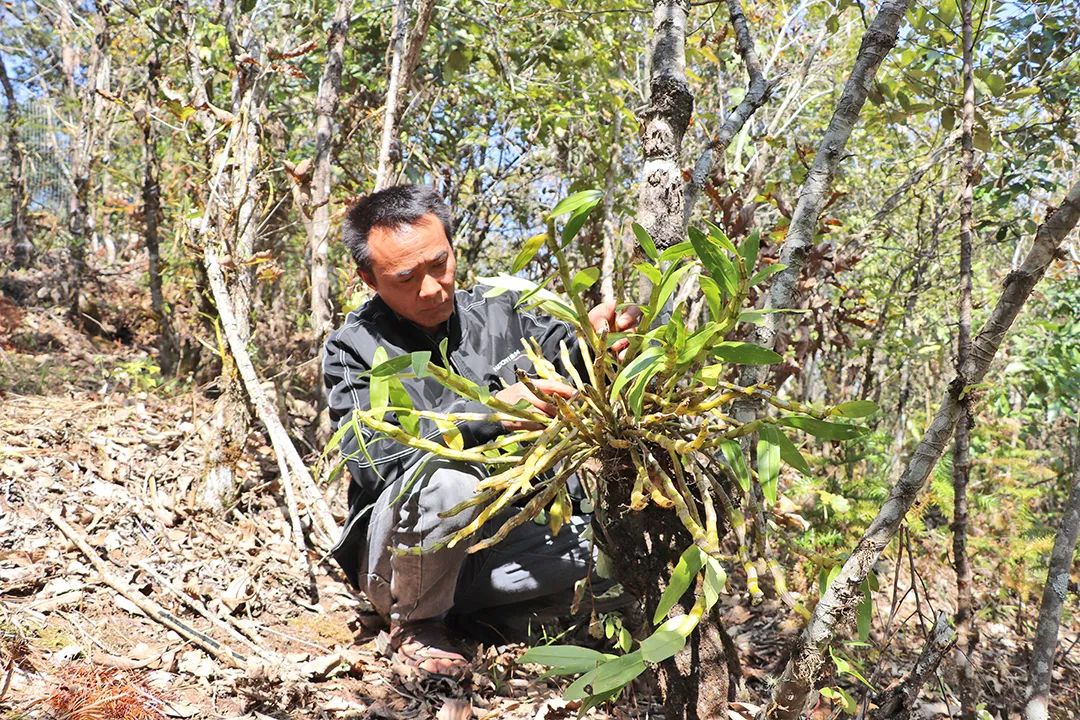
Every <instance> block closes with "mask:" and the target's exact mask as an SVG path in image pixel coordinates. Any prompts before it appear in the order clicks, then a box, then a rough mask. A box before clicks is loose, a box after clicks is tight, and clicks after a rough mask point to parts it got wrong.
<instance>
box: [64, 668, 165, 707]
mask: <svg viewBox="0 0 1080 720" xmlns="http://www.w3.org/2000/svg"><path fill="white" fill-rule="evenodd" d="M45 705H47V706H48V707H49V708H50V709H51V710H52V711H53V713H54V714H55V716H56V718H57V720H161V718H163V717H164V715H163V714H162V712H161V711H160V710H159V709H158V705H159V701H158V700H157V699H156V698H155V697H154V696H153V695H152V694H151V693H150V691H149V690H148V688H147V686H146V683H145V682H144V681H143V679H142V678H141V677H140V676H139V675H138V674H136V673H133V672H130V671H124V670H117V669H115V668H104V667H95V666H93V665H86V664H72V665H68V666H66V667H65V668H64V669H63V670H62V671H60V672H59V673H58V679H57V686H56V688H55V689H54V690H53V692H52V693H51V694H50V695H49V696H48V697H47V698H46V699H45Z"/></svg>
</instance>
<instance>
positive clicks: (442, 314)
mask: <svg viewBox="0 0 1080 720" xmlns="http://www.w3.org/2000/svg"><path fill="white" fill-rule="evenodd" d="M368 251H369V252H370V255H371V269H370V270H361V271H360V277H361V278H363V280H364V282H365V283H367V284H368V286H369V287H370V288H371V289H372V290H374V291H375V292H377V293H378V294H379V297H381V298H382V299H383V302H385V303H386V304H387V305H389V306H390V309H391V310H393V311H394V312H396V313H397V314H398V315H400V316H401V317H403V318H405V319H407V320H410V321H412V322H413V323H415V324H417V325H419V326H420V327H422V328H424V329H426V330H435V329H436V328H438V327H440V326H441V325H442V324H443V323H445V322H446V321H447V320H449V319H450V316H451V315H452V314H453V312H454V273H455V272H456V270H457V261H456V260H455V259H454V250H453V248H452V247H450V241H449V240H447V239H446V232H445V231H444V230H443V226H442V223H441V222H439V219H438V218H437V217H435V216H434V215H432V214H430V213H429V214H427V215H425V216H423V217H422V218H420V220H418V221H417V222H415V223H413V224H412V225H406V226H403V227H400V228H394V229H391V228H382V227H376V228H372V230H371V232H370V233H368Z"/></svg>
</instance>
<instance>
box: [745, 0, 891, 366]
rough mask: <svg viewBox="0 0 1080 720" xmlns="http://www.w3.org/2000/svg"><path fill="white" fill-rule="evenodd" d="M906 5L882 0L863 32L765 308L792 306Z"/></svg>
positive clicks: (768, 331)
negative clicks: (833, 188)
mask: <svg viewBox="0 0 1080 720" xmlns="http://www.w3.org/2000/svg"><path fill="white" fill-rule="evenodd" d="M910 4H911V3H910V0H886V1H885V2H883V3H882V4H881V9H880V10H878V14H877V16H876V17H875V18H874V21H873V22H872V23H870V27H869V28H868V29H867V30H866V33H865V34H864V35H863V39H862V44H861V45H860V47H859V52H858V55H856V57H855V64H854V66H853V67H852V69H851V74H850V75H849V76H848V79H847V82H846V83H845V84H844V90H843V93H842V94H841V95H840V99H839V100H838V101H837V103H836V109H835V111H834V112H833V116H832V119H831V120H830V121H829V127H828V129H826V131H825V135H824V136H823V137H822V138H821V142H820V143H819V144H818V148H817V152H816V154H815V155H814V162H813V164H812V165H811V167H810V172H809V173H808V174H807V176H806V180H805V182H803V184H802V187H801V188H800V189H799V201H798V203H797V204H796V206H795V211H794V213H793V214H792V217H791V225H790V226H789V228H788V233H787V237H786V238H785V240H784V244H783V245H782V246H781V248H780V262H781V263H783V264H784V265H785V266H786V268H785V270H783V271H782V272H780V273H778V274H777V275H776V277H775V279H774V281H773V283H772V286H771V288H770V292H769V299H768V307H769V308H788V307H792V306H793V304H794V301H795V284H796V281H797V280H798V277H799V274H800V273H801V272H802V267H803V263H804V262H805V261H806V257H807V255H808V254H809V252H810V246H811V244H812V242H813V238H814V231H815V230H816V228H817V223H818V217H819V216H820V215H821V211H822V208H823V207H824V205H825V200H826V197H827V195H828V189H829V187H830V185H832V179H833V175H834V174H835V173H836V168H837V166H839V164H840V160H841V158H842V157H843V154H844V148H845V147H846V146H847V141H848V139H849V138H850V137H851V131H852V130H853V129H854V127H855V123H856V122H857V121H858V119H859V113H860V111H861V110H862V106H863V104H864V103H865V102H866V95H867V92H868V91H869V89H870V87H871V85H872V84H873V81H874V77H875V75H876V74H877V70H878V67H880V65H881V62H882V61H883V60H884V59H885V56H886V55H887V54H888V52H889V51H890V50H891V49H892V48H893V46H894V45H895V44H896V37H897V32H898V31H899V29H900V23H901V22H902V21H903V19H904V13H906V12H907V8H908V6H909V5H910ZM782 317H783V314H781V313H771V314H768V315H766V320H765V322H764V323H763V324H762V325H760V326H759V327H758V328H757V329H756V331H755V333H754V341H755V342H756V343H757V344H759V345H763V346H765V347H771V346H772V344H773V340H774V338H775V337H776V333H777V326H778V323H779V322H781V320H780V318H782ZM763 376H764V369H763V368H761V367H752V366H748V367H747V368H746V370H745V371H744V372H743V374H742V377H741V381H742V384H744V385H753V384H756V383H758V382H760V381H761V379H762V378H763Z"/></svg>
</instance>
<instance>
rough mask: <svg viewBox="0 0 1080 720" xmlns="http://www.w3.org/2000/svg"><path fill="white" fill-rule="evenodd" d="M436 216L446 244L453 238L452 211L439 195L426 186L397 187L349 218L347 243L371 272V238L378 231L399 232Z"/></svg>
mask: <svg viewBox="0 0 1080 720" xmlns="http://www.w3.org/2000/svg"><path fill="white" fill-rule="evenodd" d="M428 214H431V215H434V216H435V217H437V218H439V222H441V223H442V226H443V230H444V231H445V232H446V240H447V242H450V241H451V239H452V237H453V221H452V220H451V218H450V208H449V207H447V206H446V203H445V202H443V199H442V196H441V195H439V192H438V191H437V190H436V189H435V188H433V187H429V186H426V185H395V186H394V187H389V188H386V189H385V190H380V191H379V192H376V193H372V194H370V195H368V196H367V197H364V198H362V199H361V200H360V201H359V202H357V203H356V204H355V205H353V207H352V209H350V210H349V214H348V216H347V217H346V218H345V228H344V240H345V247H347V248H349V252H350V253H352V256H353V260H355V261H356V265H357V267H359V268H360V269H361V270H366V271H370V270H371V251H370V250H369V249H368V235H369V234H370V233H371V231H372V230H373V229H374V228H385V229H388V230H396V229H397V228H400V227H407V226H409V225H413V224H415V223H416V222H418V221H419V220H420V218H422V217H424V216H425V215H428Z"/></svg>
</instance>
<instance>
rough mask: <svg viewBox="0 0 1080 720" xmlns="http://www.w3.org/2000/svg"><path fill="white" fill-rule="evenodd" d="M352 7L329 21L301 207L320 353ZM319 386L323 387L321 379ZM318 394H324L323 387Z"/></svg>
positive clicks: (342, 3)
mask: <svg viewBox="0 0 1080 720" xmlns="http://www.w3.org/2000/svg"><path fill="white" fill-rule="evenodd" d="M352 7H353V0H339V1H338V3H337V6H336V8H335V10H334V18H333V20H332V21H331V24H330V34H329V36H328V37H327V39H326V65H324V66H323V74H322V79H321V80H320V81H319V96H318V98H317V99H316V100H315V160H314V167H313V169H312V174H311V194H310V206H309V208H307V209H305V208H301V212H303V213H305V214H306V215H309V217H310V218H311V222H310V223H309V224H308V249H309V252H310V253H311V328H312V335H313V337H312V340H313V342H314V345H315V347H316V348H318V352H319V353H320V354H321V352H322V345H323V341H324V340H325V339H326V336H327V335H328V334H329V332H330V329H331V323H332V314H331V307H330V263H329V260H328V248H329V242H328V238H329V235H330V182H331V165H332V164H333V150H334V143H333V137H334V114H335V113H336V112H337V107H338V93H339V92H340V90H341V66H342V56H343V54H344V51H345V37H346V35H347V34H348V31H349V16H350V14H351V13H352ZM320 367H321V363H320ZM320 379H321V372H320ZM319 387H320V388H321V387H322V383H321V382H320V383H319ZM319 396H320V398H321V397H322V392H321V390H320V392H319Z"/></svg>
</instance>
